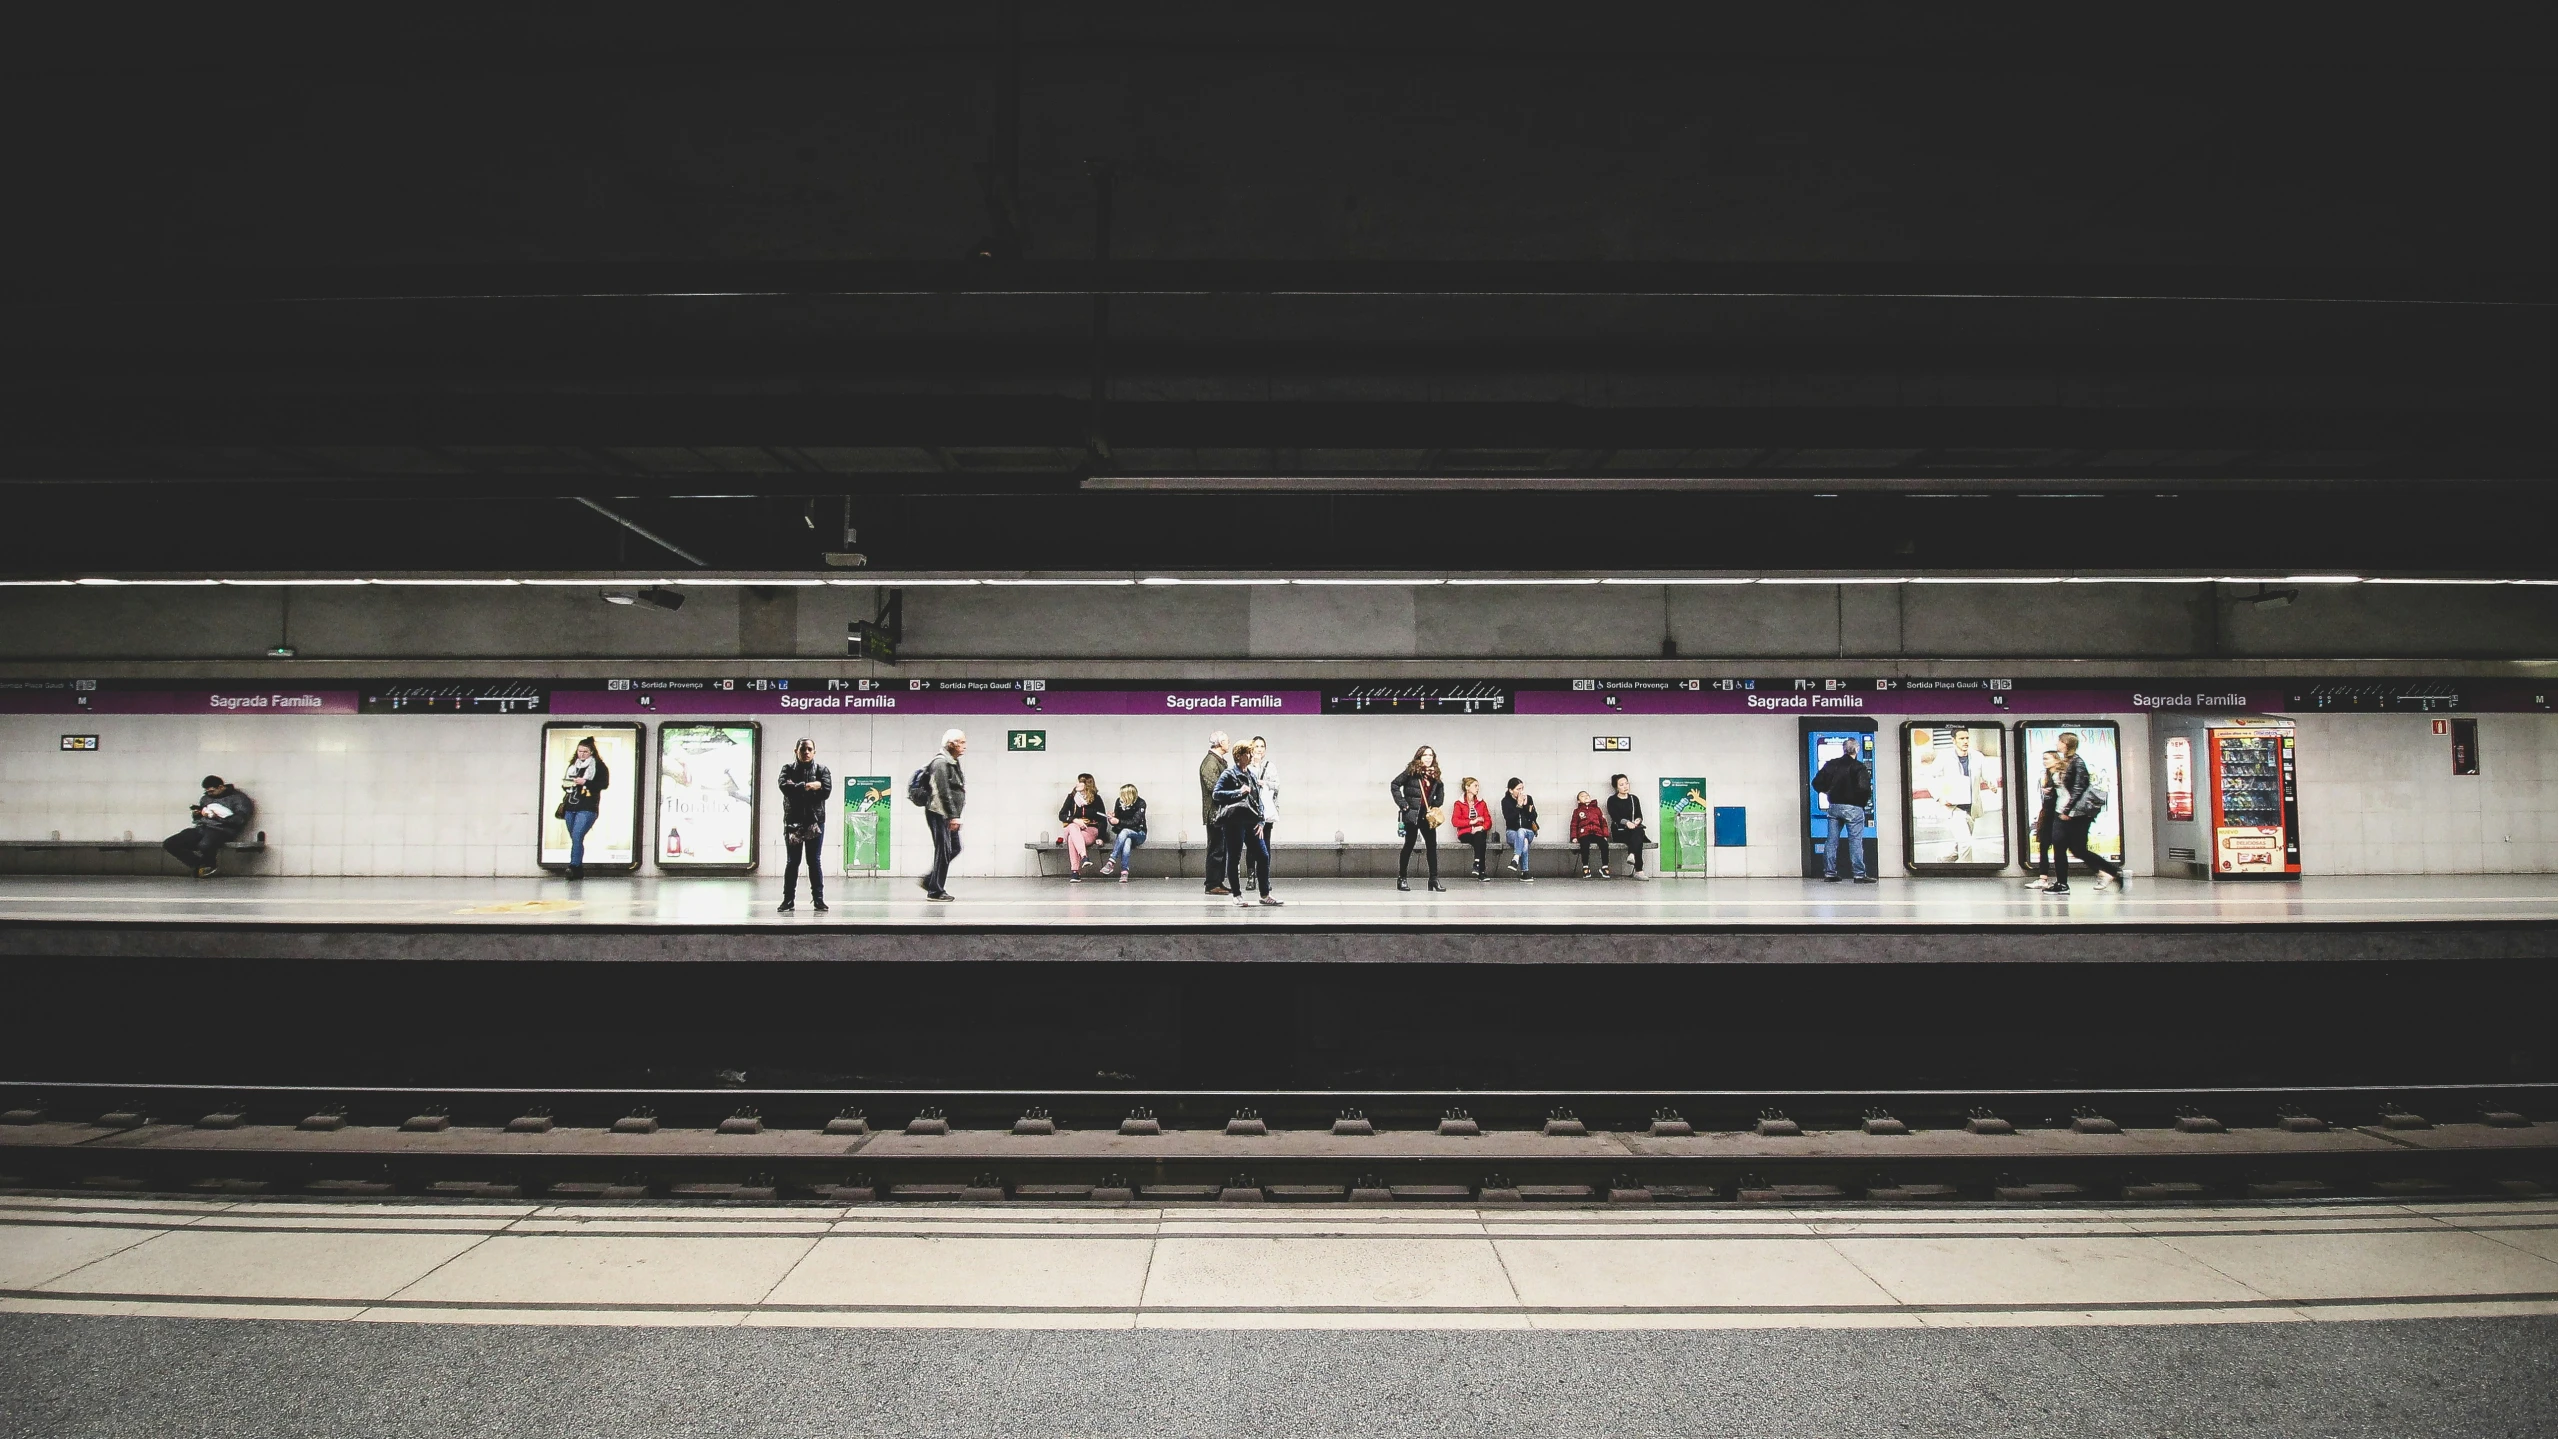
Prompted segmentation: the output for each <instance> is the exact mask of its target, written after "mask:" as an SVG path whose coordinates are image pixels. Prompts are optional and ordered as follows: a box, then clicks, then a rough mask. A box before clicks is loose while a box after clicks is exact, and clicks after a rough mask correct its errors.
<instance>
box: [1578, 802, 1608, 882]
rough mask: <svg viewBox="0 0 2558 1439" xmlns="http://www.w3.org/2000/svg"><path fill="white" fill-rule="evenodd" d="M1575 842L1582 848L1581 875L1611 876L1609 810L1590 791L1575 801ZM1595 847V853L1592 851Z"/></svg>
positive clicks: (1586, 877) (1583, 876)
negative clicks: (1593, 797)
mask: <svg viewBox="0 0 2558 1439" xmlns="http://www.w3.org/2000/svg"><path fill="white" fill-rule="evenodd" d="M1572 842H1573V843H1574V844H1576V845H1579V846H1580V847H1581V877H1582V878H1583V879H1590V878H1593V877H1596V878H1599V879H1606V878H1607V877H1608V812H1607V811H1606V810H1603V809H1601V808H1599V802H1598V801H1597V800H1594V799H1592V798H1590V792H1589V791H1588V790H1586V789H1585V790H1583V791H1581V793H1580V794H1578V795H1576V796H1574V797H1573V800H1572ZM1593 850H1596V851H1597V854H1595V855H1593V854H1592V853H1591V851H1593Z"/></svg>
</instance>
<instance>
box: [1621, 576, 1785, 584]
mask: <svg viewBox="0 0 2558 1439" xmlns="http://www.w3.org/2000/svg"><path fill="white" fill-rule="evenodd" d="M1599 583H1600V584H1603V585H1755V584H1757V583H1758V581H1757V580H1755V579H1750V578H1746V577H1742V578H1734V577H1720V578H1715V579H1690V578H1671V577H1664V578H1661V579H1656V580H1641V579H1606V580H1601V581H1599Z"/></svg>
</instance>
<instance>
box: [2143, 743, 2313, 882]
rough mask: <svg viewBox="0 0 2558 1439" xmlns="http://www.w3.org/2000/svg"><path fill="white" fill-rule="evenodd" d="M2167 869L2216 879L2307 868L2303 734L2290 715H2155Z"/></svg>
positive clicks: (2160, 831) (2161, 835)
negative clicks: (2301, 757) (2181, 867)
mask: <svg viewBox="0 0 2558 1439" xmlns="http://www.w3.org/2000/svg"><path fill="white" fill-rule="evenodd" d="M2156 733H2157V734H2158V736H2159V741H2160V753H2159V757H2158V771H2157V772H2158V835H2159V848H2160V850H2161V851H2162V858H2163V860H2164V863H2163V864H2162V866H2161V868H2162V869H2170V868H2172V867H2174V866H2177V865H2184V866H2186V867H2187V868H2188V872H2195V871H2199V872H2201V873H2202V874H2205V875H2207V876H2209V877H2210V878H2213V879H2255V878H2274V879H2280V878H2284V877H2286V876H2291V875H2297V874H2299V873H2300V872H2301V870H2300V763H2299V734H2298V731H2297V728H2296V727H2295V726H2294V725H2293V723H2292V722H2291V721H2290V720H2287V719H2277V718H2272V717H2269V716H2252V715H2250V716H2235V717H2230V718H2203V717H2199V716H2198V717H2190V718H2189V717H2186V716H2182V715H2174V716H2171V715H2161V716H2159V718H2158V720H2157V721H2156Z"/></svg>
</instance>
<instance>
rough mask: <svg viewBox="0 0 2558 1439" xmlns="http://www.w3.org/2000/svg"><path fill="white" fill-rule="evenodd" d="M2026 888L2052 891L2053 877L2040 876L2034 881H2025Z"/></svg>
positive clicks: (2033, 879)
mask: <svg viewBox="0 0 2558 1439" xmlns="http://www.w3.org/2000/svg"><path fill="white" fill-rule="evenodd" d="M2025 887H2026V888H2027V889H2050V888H2051V887H2052V877H2051V876H2050V875H2048V874H2038V875H2036V876H2034V877H2033V878H2032V879H2029V880H2027V881H2025Z"/></svg>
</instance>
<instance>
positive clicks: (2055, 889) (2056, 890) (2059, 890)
mask: <svg viewBox="0 0 2558 1439" xmlns="http://www.w3.org/2000/svg"><path fill="white" fill-rule="evenodd" d="M2043 893H2045V894H2067V893H2069V886H2068V885H2065V884H2047V885H2045V886H2043Z"/></svg>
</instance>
